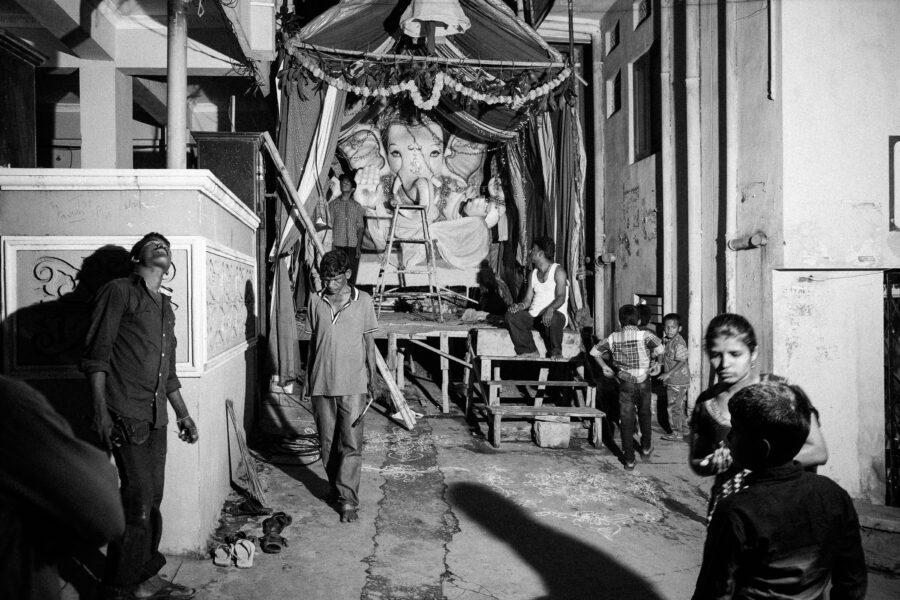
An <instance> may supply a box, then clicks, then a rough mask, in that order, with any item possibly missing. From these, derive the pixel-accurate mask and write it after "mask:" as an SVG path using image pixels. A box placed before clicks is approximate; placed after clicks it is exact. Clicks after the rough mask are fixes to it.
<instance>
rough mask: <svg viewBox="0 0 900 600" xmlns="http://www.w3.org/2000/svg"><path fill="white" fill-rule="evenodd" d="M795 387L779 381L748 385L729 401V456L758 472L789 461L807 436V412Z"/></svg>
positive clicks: (806, 405)
mask: <svg viewBox="0 0 900 600" xmlns="http://www.w3.org/2000/svg"><path fill="white" fill-rule="evenodd" d="M804 398H805V394H804V393H803V390H802V389H800V388H799V387H797V386H792V385H787V384H785V383H780V382H766V383H756V384H753V385H749V386H747V387H745V388H743V389H741V390H740V391H738V392H737V393H736V394H735V395H734V396H732V398H731V400H729V401H728V410H729V411H730V412H731V433H729V434H728V440H729V444H730V446H731V454H732V456H733V457H734V460H735V462H736V463H737V464H739V465H740V466H742V467H745V468H748V469H751V470H757V469H761V468H765V467H775V466H778V465H782V464H784V463H787V462H789V461H791V460H792V459H793V458H794V456H796V455H797V452H799V451H800V448H801V447H803V443H804V442H805V441H806V438H807V436H809V420H810V411H809V405H808V403H807V402H804V401H803V399H804Z"/></svg>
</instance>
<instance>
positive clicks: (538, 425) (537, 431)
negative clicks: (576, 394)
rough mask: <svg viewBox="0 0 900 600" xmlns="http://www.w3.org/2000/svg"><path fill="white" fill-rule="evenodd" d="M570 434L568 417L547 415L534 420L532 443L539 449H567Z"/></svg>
mask: <svg viewBox="0 0 900 600" xmlns="http://www.w3.org/2000/svg"><path fill="white" fill-rule="evenodd" d="M571 434H572V428H571V427H570V425H569V417H557V416H552V415H548V416H540V417H535V418H534V442H535V443H536V444H537V445H538V446H540V447H541V448H568V447H569V438H570V437H571Z"/></svg>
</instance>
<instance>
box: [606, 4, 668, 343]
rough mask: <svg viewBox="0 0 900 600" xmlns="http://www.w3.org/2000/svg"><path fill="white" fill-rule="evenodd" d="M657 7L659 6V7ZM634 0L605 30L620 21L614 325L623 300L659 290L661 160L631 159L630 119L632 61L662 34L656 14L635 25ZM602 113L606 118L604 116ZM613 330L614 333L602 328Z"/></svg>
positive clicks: (610, 153)
mask: <svg viewBox="0 0 900 600" xmlns="http://www.w3.org/2000/svg"><path fill="white" fill-rule="evenodd" d="M657 8H658V6H654V10H656V9H657ZM632 18H633V12H632V2H631V0H619V2H617V3H616V4H615V5H613V7H612V9H611V10H610V11H609V12H608V13H607V14H606V16H605V17H604V18H603V20H602V22H601V27H602V31H603V32H604V33H605V32H607V31H609V30H610V29H611V28H612V27H614V26H615V23H616V21H618V22H619V44H618V46H616V47H615V48H613V49H612V50H611V51H610V52H609V53H608V54H607V55H606V57H605V58H604V61H603V78H604V81H606V80H611V79H612V78H613V77H614V76H615V74H616V73H617V72H618V73H620V74H621V81H622V106H621V108H620V109H619V110H618V111H617V112H615V113H614V114H612V115H611V116H609V117H608V118H607V119H606V130H605V140H604V143H605V153H606V181H605V187H604V192H605V195H606V202H605V206H606V214H605V221H606V240H607V246H606V250H607V252H612V253H613V254H615V255H616V262H615V266H614V273H615V279H614V283H613V293H612V297H613V306H611V307H609V308H610V314H611V315H613V318H612V320H611V321H609V326H610V330H612V329H614V328H616V327H617V326H618V321H617V319H616V318H615V316H614V315H615V314H616V312H617V309H618V307H619V306H621V305H622V304H630V303H632V302H633V301H634V294H651V295H656V294H659V293H660V292H659V289H658V284H657V281H658V277H657V264H658V258H659V257H658V255H657V254H658V252H659V248H658V227H657V226H658V222H659V221H660V219H659V214H658V210H659V196H658V193H657V185H656V177H657V161H656V156H655V155H653V156H650V157H648V158H645V159H643V160H641V161H638V162H635V163H632V162H631V156H630V154H631V151H630V140H629V137H630V135H631V133H630V119H631V118H632V117H631V113H632V110H631V109H632V106H631V91H630V89H629V76H628V72H629V69H630V65H631V63H633V62H634V61H635V60H637V59H638V58H640V57H641V56H643V55H644V54H646V53H647V52H648V51H649V50H650V48H651V46H652V45H653V41H654V40H655V39H656V37H657V32H656V30H655V27H656V25H655V19H652V18H648V19H646V20H644V21H643V22H642V23H640V24H639V25H638V27H637V29H634V25H633V22H632ZM600 118H603V117H602V116H601V117H600ZM598 333H603V334H606V333H609V332H598Z"/></svg>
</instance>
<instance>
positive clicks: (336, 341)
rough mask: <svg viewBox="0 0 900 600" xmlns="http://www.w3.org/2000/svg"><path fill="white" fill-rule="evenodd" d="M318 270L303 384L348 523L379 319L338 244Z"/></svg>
mask: <svg viewBox="0 0 900 600" xmlns="http://www.w3.org/2000/svg"><path fill="white" fill-rule="evenodd" d="M319 275H320V276H321V277H322V284H323V289H322V291H321V292H319V293H318V294H312V295H311V296H310V298H309V303H308V304H307V312H306V314H307V315H308V317H307V333H308V334H309V335H310V341H309V359H308V361H307V369H308V377H307V386H308V393H309V395H310V397H311V398H312V407H313V416H314V418H315V421H316V429H317V430H318V432H319V448H320V452H321V455H322V464H323V465H324V467H325V473H326V474H327V476H328V483H329V484H331V494H332V498H331V500H333V501H334V502H337V503H339V505H340V511H341V522H343V523H352V522H354V521H356V520H357V519H358V518H359V517H358V514H357V510H358V508H359V480H360V474H361V472H362V447H363V425H364V421H363V420H362V419H361V418H360V416H361V415H362V413H363V411H364V407H365V405H366V392H367V391H369V392H370V393H371V392H372V390H374V387H375V385H374V384H375V375H376V373H377V367H376V362H375V352H377V349H376V348H375V338H374V336H373V333H374V332H375V331H376V330H377V329H378V323H377V322H376V320H375V307H374V305H373V303H372V297H371V296H370V295H369V294H367V293H365V292H361V291H359V290H358V289H356V288H355V287H353V286H352V285H350V284H349V283H348V280H349V278H350V276H351V270H350V262H349V260H348V258H347V255H346V254H345V253H344V252H343V251H342V250H332V251H331V252H328V253H326V254H325V256H323V257H322V261H321V263H320V265H319ZM367 367H368V376H367V372H366V368H367ZM357 419H358V420H359V422H357Z"/></svg>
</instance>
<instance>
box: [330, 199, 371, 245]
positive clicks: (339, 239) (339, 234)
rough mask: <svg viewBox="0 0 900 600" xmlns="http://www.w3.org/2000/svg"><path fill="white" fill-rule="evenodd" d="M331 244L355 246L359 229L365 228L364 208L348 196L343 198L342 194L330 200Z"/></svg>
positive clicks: (357, 241)
mask: <svg viewBox="0 0 900 600" xmlns="http://www.w3.org/2000/svg"><path fill="white" fill-rule="evenodd" d="M328 208H329V210H330V211H331V228H332V244H334V245H335V246H339V247H341V248H356V247H357V246H359V230H360V229H364V228H365V226H366V225H365V220H364V217H365V214H366V209H364V208H363V207H362V206H360V205H359V203H358V202H357V201H356V200H354V199H352V198H350V199H349V200H344V198H343V197H342V196H339V197H338V198H336V199H334V200H332V201H331V204H330V205H329V207H328Z"/></svg>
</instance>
